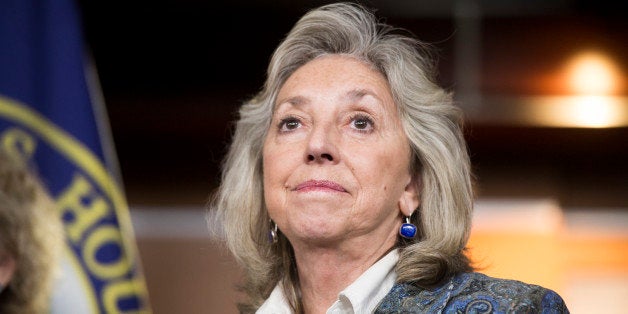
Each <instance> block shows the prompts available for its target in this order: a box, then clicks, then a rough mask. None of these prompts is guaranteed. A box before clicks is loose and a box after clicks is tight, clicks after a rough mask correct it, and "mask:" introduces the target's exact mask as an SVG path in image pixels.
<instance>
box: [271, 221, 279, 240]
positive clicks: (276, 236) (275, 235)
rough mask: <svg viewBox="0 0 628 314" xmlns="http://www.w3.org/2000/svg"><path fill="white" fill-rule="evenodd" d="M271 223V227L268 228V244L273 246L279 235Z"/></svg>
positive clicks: (274, 224) (275, 225) (274, 225)
mask: <svg viewBox="0 0 628 314" xmlns="http://www.w3.org/2000/svg"><path fill="white" fill-rule="evenodd" d="M271 222H272V226H271V227H270V231H269V232H268V242H270V243H272V244H275V243H277V241H279V234H277V224H276V223H274V222H273V221H271Z"/></svg>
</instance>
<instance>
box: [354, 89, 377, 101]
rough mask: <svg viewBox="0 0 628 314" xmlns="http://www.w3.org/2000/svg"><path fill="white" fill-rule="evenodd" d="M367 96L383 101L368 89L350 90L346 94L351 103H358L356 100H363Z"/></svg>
mask: <svg viewBox="0 0 628 314" xmlns="http://www.w3.org/2000/svg"><path fill="white" fill-rule="evenodd" d="M366 95H369V96H371V97H373V98H375V99H377V100H378V101H379V102H381V101H382V100H381V99H380V98H379V97H378V96H377V95H376V94H375V93H374V92H373V91H371V90H370V89H367V88H358V89H353V90H350V91H349V92H347V93H346V96H345V98H347V99H349V100H351V101H356V100H359V99H362V98H363V97H364V96H366Z"/></svg>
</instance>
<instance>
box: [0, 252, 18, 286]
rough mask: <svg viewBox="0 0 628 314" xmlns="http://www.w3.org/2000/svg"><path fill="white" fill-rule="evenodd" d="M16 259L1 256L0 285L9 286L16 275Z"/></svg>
mask: <svg viewBox="0 0 628 314" xmlns="http://www.w3.org/2000/svg"><path fill="white" fill-rule="evenodd" d="M15 266H16V265H15V259H14V258H13V257H12V256H10V255H0V284H1V285H3V286H5V287H6V286H7V285H8V284H9V282H10V281H11V278H13V273H15Z"/></svg>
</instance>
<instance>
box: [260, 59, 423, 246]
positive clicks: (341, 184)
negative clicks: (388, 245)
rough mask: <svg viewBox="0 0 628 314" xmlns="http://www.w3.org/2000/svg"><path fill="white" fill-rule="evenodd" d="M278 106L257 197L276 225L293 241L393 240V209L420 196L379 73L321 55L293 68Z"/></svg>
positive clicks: (396, 222)
mask: <svg viewBox="0 0 628 314" xmlns="http://www.w3.org/2000/svg"><path fill="white" fill-rule="evenodd" d="M275 106H276V107H275V112H274V115H273V118H272V122H271V126H270V130H269V131H268V135H267V137H266V139H265V142H264V149H263V161H264V163H263V167H264V168H263V171H264V197H265V202H266V206H267V208H268V212H269V214H270V217H271V218H272V219H273V220H274V221H275V223H277V225H278V226H279V229H280V231H281V232H282V233H283V234H285V235H286V236H287V237H288V239H289V240H290V242H291V243H292V244H293V246H296V245H297V244H299V243H303V244H307V245H312V244H330V243H334V242H338V241H346V240H348V239H364V240H365V241H371V240H372V239H379V241H387V242H392V244H394V242H395V241H396V235H397V232H398V228H399V226H400V224H401V223H402V219H401V217H402V215H401V211H400V209H401V210H403V209H405V207H412V206H414V208H416V206H418V201H417V196H416V193H415V191H414V184H410V183H411V175H410V173H409V162H410V148H409V144H408V141H407V139H406V136H405V134H404V132H403V130H402V128H401V122H400V120H399V117H398V114H397V109H396V106H395V103H394V102H393V98H392V95H391V92H390V89H389V87H388V83H387V81H386V79H385V78H384V77H383V76H382V75H381V74H380V73H379V72H377V71H375V70H373V69H372V68H370V67H368V66H367V65H365V64H364V63H362V62H361V61H358V60H356V59H353V58H350V57H346V56H339V55H330V56H325V57H321V58H318V59H315V60H312V61H310V62H309V63H307V64H305V65H303V66H302V67H301V68H299V69H298V70H297V71H296V72H294V73H293V74H292V75H291V76H290V77H289V78H288V80H287V81H286V82H285V84H284V85H283V87H282V88H281V89H280V91H279V94H278V97H277V103H276V104H275ZM408 200H410V201H408ZM414 208H412V209H414ZM376 241H378V240H376ZM366 243H369V244H375V243H371V242H365V244H366Z"/></svg>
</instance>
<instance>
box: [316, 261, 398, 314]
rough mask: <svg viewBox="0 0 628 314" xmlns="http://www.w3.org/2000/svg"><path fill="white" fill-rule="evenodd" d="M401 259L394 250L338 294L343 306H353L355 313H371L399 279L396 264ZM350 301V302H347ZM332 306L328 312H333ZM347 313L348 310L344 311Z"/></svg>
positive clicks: (339, 301)
mask: <svg viewBox="0 0 628 314" xmlns="http://www.w3.org/2000/svg"><path fill="white" fill-rule="evenodd" d="M398 259H399V254H398V252H397V250H392V251H391V252H389V253H388V254H386V255H385V256H384V257H383V258H381V259H380V260H379V261H377V262H376V263H375V264H373V266H371V267H370V268H369V269H367V270H366V271H365V272H364V273H363V274H362V275H360V277H358V279H356V280H355V281H354V282H353V283H352V284H351V285H349V286H348V287H347V288H345V289H344V290H343V291H341V292H340V294H339V295H338V301H337V302H336V303H334V305H336V304H337V303H345V304H343V306H342V307H343V308H346V309H348V308H351V309H352V310H353V311H352V312H353V313H370V312H372V311H373V310H374V309H375V308H376V307H377V304H379V302H380V301H381V300H382V299H383V298H384V296H386V294H388V292H389V291H390V289H392V287H393V285H394V284H395V280H396V279H397V274H396V273H395V271H394V269H395V265H396V264H397V260H398ZM347 302H348V304H347ZM333 308H334V306H332V307H331V308H330V309H329V310H328V311H327V313H332V312H333V311H332V310H333ZM343 313H346V312H343Z"/></svg>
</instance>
